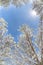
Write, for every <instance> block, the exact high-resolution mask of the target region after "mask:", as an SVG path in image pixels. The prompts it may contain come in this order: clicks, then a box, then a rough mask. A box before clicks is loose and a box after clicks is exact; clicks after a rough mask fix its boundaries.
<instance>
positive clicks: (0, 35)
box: [0, 0, 43, 65]
mask: <svg viewBox="0 0 43 65" xmlns="http://www.w3.org/2000/svg"><path fill="white" fill-rule="evenodd" d="M18 1H20V0H18ZM21 1H22V0H21ZM23 1H25V0H23ZM33 9H34V10H35V11H36V12H37V15H39V17H40V24H39V29H38V34H37V35H38V36H37V39H36V40H35V43H36V42H37V43H36V44H35V43H33V41H32V38H33V37H34V34H33V30H32V29H31V28H30V27H29V26H27V25H25V24H24V25H22V26H21V27H20V29H19V31H21V34H20V36H19V41H18V42H17V44H16V42H14V38H13V37H12V36H11V35H10V34H7V31H8V30H7V23H6V22H5V20H4V19H3V18H1V19H0V65H8V64H7V63H6V60H8V61H9V60H10V62H11V65H43V0H35V1H33ZM35 46H36V47H37V51H36V47H35Z"/></svg>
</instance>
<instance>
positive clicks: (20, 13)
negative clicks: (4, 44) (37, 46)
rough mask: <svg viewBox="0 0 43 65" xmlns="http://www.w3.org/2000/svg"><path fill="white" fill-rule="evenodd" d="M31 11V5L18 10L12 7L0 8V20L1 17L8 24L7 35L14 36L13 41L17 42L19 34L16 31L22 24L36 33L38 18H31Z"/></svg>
mask: <svg viewBox="0 0 43 65" xmlns="http://www.w3.org/2000/svg"><path fill="white" fill-rule="evenodd" d="M31 10H32V5H31V4H30V3H29V4H26V5H25V6H21V7H18V8H16V7H15V6H14V5H10V6H9V7H8V8H4V7H0V18H2V17H3V18H4V19H5V20H6V21H7V22H8V33H11V34H12V36H14V38H15V41H17V40H18V36H19V34H20V32H19V31H17V29H18V28H19V26H21V25H22V24H28V25H29V26H30V27H31V28H33V29H34V32H36V29H37V27H38V23H39V18H38V16H32V14H31Z"/></svg>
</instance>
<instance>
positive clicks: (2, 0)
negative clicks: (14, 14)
mask: <svg viewBox="0 0 43 65" xmlns="http://www.w3.org/2000/svg"><path fill="white" fill-rule="evenodd" d="M28 1H29V0H0V5H3V6H5V7H6V6H8V5H10V3H11V4H14V5H15V6H16V7H18V6H21V5H24V4H26V3H27V2H28Z"/></svg>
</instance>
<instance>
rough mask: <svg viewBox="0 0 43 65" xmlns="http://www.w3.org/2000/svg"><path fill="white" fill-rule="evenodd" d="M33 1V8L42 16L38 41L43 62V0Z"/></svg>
mask: <svg viewBox="0 0 43 65" xmlns="http://www.w3.org/2000/svg"><path fill="white" fill-rule="evenodd" d="M33 3H34V4H33V9H34V10H35V11H36V12H37V15H39V17H40V23H39V29H38V36H37V43H38V46H39V48H40V52H41V62H43V0H36V1H34V2H33ZM42 64H43V63H42Z"/></svg>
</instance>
